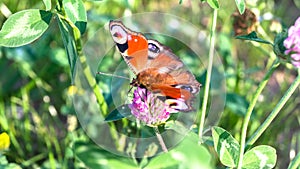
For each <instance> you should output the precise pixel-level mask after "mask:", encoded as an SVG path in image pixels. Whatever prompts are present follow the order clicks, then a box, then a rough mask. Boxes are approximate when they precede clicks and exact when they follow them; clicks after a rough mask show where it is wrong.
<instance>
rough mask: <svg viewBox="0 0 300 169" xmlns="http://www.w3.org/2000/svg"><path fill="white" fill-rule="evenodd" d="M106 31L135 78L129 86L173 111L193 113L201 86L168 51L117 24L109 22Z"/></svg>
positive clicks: (155, 42)
mask: <svg viewBox="0 0 300 169" xmlns="http://www.w3.org/2000/svg"><path fill="white" fill-rule="evenodd" d="M109 30H110V33H111V35H112V38H113V40H114V42H115V43H116V46H117V48H118V50H119V52H120V53H121V55H122V56H123V58H124V60H125V62H126V63H127V64H128V66H129V67H130V68H131V70H132V71H133V73H134V74H135V75H136V78H135V79H133V80H132V82H131V85H133V86H139V87H142V88H146V89H147V90H149V91H151V92H152V93H154V94H156V95H157V97H159V98H163V101H164V102H165V103H166V104H167V105H169V106H170V107H171V108H173V109H175V110H179V111H183V112H189V111H192V110H193V107H192V102H193V99H194V98H195V95H196V94H197V93H198V92H199V90H200V86H201V84H200V83H199V82H198V81H197V80H196V79H195V77H194V75H193V74H192V73H191V72H190V71H189V70H188V69H187V68H186V67H185V65H184V64H183V62H182V61H181V60H180V59H179V58H178V57H177V56H176V55H175V54H174V53H173V52H172V51H171V49H170V48H168V47H166V46H164V45H162V44H161V43H159V42H158V41H156V40H152V39H147V38H146V37H145V36H144V35H143V34H142V33H139V32H134V31H132V30H130V29H129V28H127V27H125V26H124V25H123V23H122V22H120V21H110V23H109ZM161 96H163V97H161Z"/></svg>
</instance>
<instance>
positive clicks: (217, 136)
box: [212, 127, 240, 167]
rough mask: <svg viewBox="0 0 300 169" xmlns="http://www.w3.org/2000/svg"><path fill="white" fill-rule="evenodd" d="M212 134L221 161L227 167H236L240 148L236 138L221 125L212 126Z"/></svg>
mask: <svg viewBox="0 0 300 169" xmlns="http://www.w3.org/2000/svg"><path fill="white" fill-rule="evenodd" d="M212 136H213V140H214V147H215V150H216V152H217V153H218V155H219V158H220V161H221V163H222V164H223V165H225V166H228V167H236V165H237V162H238V157H239V148H240V145H239V143H238V142H237V141H236V139H235V138H234V137H232V135H231V134H230V133H228V132H227V131H226V130H224V129H222V128H221V127H213V128H212Z"/></svg>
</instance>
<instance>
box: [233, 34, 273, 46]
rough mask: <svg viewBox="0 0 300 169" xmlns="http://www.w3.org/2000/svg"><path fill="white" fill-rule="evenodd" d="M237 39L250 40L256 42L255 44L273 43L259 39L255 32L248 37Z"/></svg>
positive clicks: (242, 36) (237, 37)
mask: <svg viewBox="0 0 300 169" xmlns="http://www.w3.org/2000/svg"><path fill="white" fill-rule="evenodd" d="M235 38H236V39H242V40H250V41H255V42H259V43H265V44H271V45H272V43H271V42H269V41H266V40H264V39H261V38H259V37H257V34H256V32H255V31H253V32H251V33H250V34H248V35H240V36H236V37H235Z"/></svg>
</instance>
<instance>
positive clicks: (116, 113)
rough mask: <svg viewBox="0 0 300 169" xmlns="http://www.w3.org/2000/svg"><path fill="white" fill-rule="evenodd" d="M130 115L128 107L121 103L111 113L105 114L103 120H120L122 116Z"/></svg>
mask: <svg viewBox="0 0 300 169" xmlns="http://www.w3.org/2000/svg"><path fill="white" fill-rule="evenodd" d="M130 115H131V110H130V109H129V107H128V105H127V104H125V105H122V106H119V107H118V108H116V109H114V110H113V111H112V112H111V113H109V114H108V115H107V117H106V118H105V121H116V120H120V119H122V118H124V117H128V116H130Z"/></svg>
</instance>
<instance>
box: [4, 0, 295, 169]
mask: <svg viewBox="0 0 300 169" xmlns="http://www.w3.org/2000/svg"><path fill="white" fill-rule="evenodd" d="M297 5H298V6H297ZM248 8H249V9H248ZM236 9H237V13H238V14H234V13H236V12H235V10H236ZM247 10H250V11H253V14H254V15H256V16H257V17H258V18H259V19H258V20H257V22H256V21H255V22H254V21H253V20H252V21H251V22H250V21H248V22H247V20H246V19H245V18H247V16H248V15H249V13H248V12H246V11H247ZM145 11H147V12H154V11H159V12H165V13H169V14H172V15H176V16H177V17H180V18H183V19H184V20H187V21H188V22H190V23H192V24H194V25H195V26H196V27H198V28H200V29H201V30H202V31H201V32H200V33H199V34H198V37H196V36H195V37H194V38H193V40H194V41H193V42H194V43H195V44H197V42H198V41H201V40H202V41H203V39H210V45H209V47H210V49H208V47H207V48H206V45H207V44H208V43H206V42H205V43H203V46H204V49H206V50H207V51H204V52H203V53H205V55H206V56H209V57H207V58H209V59H211V60H210V61H211V62H215V60H214V59H213V56H214V55H215V54H214V51H216V52H217V53H218V54H219V56H220V58H221V60H222V63H223V65H213V66H212V67H211V68H209V67H207V68H206V65H205V67H204V68H202V67H203V66H202V65H201V64H203V63H200V62H199V61H195V60H196V59H194V58H193V57H190V56H192V55H193V54H194V53H192V52H191V51H189V50H188V49H189V48H191V49H192V48H193V47H194V46H193V44H183V42H180V43H179V42H178V40H177V41H176V39H175V38H173V39H172V38H171V37H169V38H166V37H164V36H157V38H158V40H159V41H161V42H165V43H167V46H169V47H170V48H171V49H172V50H173V51H174V53H176V54H177V55H180V58H181V59H182V60H183V61H184V62H185V63H187V64H188V65H189V68H190V69H191V71H192V72H193V73H194V74H195V76H196V78H197V79H198V80H199V81H200V82H201V84H202V85H204V84H205V83H206V82H207V83H208V84H210V85H206V86H205V85H204V86H203V89H202V88H201V92H200V98H201V103H200V104H202V103H203V102H207V105H204V107H205V109H206V108H207V111H205V109H203V107H202V109H200V111H201V110H203V111H204V113H206V116H205V114H204V116H203V118H207V121H206V122H207V123H204V121H202V120H200V113H199V114H198V115H199V117H197V119H196V121H195V122H194V121H193V125H191V126H193V128H192V130H191V131H190V128H187V127H186V124H185V123H184V122H185V120H183V121H179V120H178V119H180V118H181V117H182V116H184V117H185V116H188V115H186V114H183V115H178V117H177V116H172V118H171V120H170V121H168V122H166V124H163V125H161V126H159V127H158V128H157V131H155V132H154V131H153V130H152V128H149V127H145V126H142V125H141V124H140V123H139V122H136V121H134V120H132V119H131V118H132V117H131V116H130V114H128V109H126V108H124V105H115V104H114V103H115V102H114V101H115V100H114V99H115V98H114V97H113V94H112V93H113V92H116V93H118V97H123V95H129V94H128V93H129V92H127V93H124V91H123V92H119V88H112V89H111V88H110V86H109V85H108V84H110V83H115V84H117V86H123V85H124V83H125V82H124V80H115V81H114V79H112V78H109V77H105V76H100V75H99V76H98V75H95V74H96V72H95V69H94V67H93V66H92V65H91V62H93V60H92V61H91V60H89V59H90V58H88V56H87V55H86V53H85V48H84V47H85V45H86V44H88V43H89V40H90V39H93V38H95V37H96V39H97V41H98V43H100V44H106V42H104V41H105V37H104V36H100V37H97V36H96V35H98V34H97V33H98V32H99V30H101V28H102V27H103V26H105V24H106V23H108V21H109V20H113V19H116V18H120V17H124V16H131V15H132V14H135V13H141V12H145ZM285 11H286V12H285ZM238 16H244V17H238ZM298 16H300V13H299V3H298V1H296V0H295V1H294V2H293V1H290V2H286V1H274V0H267V1H263V0H258V1H255V2H254V1H253V2H250V1H249V2H248V1H244V0H235V1H233V0H232V1H228V2H227V1H226V2H223V1H218V0H201V1H194V0H191V1H189V0H180V1H118V0H111V1H97V0H94V1H82V0H55V1H54V0H52V1H51V0H43V1H38V0H32V1H19V3H18V2H15V1H9V0H3V1H1V2H0V27H1V30H0V70H1V72H2V74H1V76H0V79H1V80H0V86H1V88H0V133H3V134H1V135H0V168H118V167H119V168H120V167H122V168H149V169H150V168H215V167H217V168H224V167H237V168H245V169H250V168H274V167H275V168H287V167H289V168H297V167H298V165H299V164H300V162H299V161H300V160H299V159H300V155H299V153H298V150H299V139H298V138H299V105H300V104H299V94H298V92H299V87H298V85H299V83H300V76H298V74H299V70H298V72H297V71H296V69H295V68H294V67H292V66H291V64H290V63H289V61H290V60H291V59H289V57H290V56H288V55H285V54H284V50H285V48H284V46H283V40H284V39H285V38H286V36H287V32H286V27H288V26H286V25H292V24H293V23H294V21H295V20H296V18H297V17H298ZM241 18H242V19H241ZM287 18H288V19H287ZM123 19H124V18H123ZM147 19H149V18H144V20H145V21H146V20H147ZM157 19H159V18H157ZM233 20H234V21H236V22H235V23H237V25H239V26H241V28H240V30H243V31H244V30H246V32H243V34H240V35H237V36H236V37H234V36H233V33H234V32H237V31H235V30H233V26H232V21H233ZM249 23H250V24H252V25H251V29H254V30H251V31H249V30H250V28H249V29H247V28H245V27H244V25H249ZM175 25H176V24H175ZM147 26H148V27H149V28H151V27H152V26H153V27H154V26H155V25H147ZM235 28H236V27H235ZM186 29H187V30H186V32H188V33H190V34H192V33H193V32H189V31H190V30H192V29H188V27H186ZM149 36H151V35H149ZM153 37H155V38H156V35H153ZM203 37H204V38H203ZM201 38H202V39H201ZM244 40H246V41H244ZM97 45H98V44H97ZM92 47H93V48H95V49H97V48H100V49H101V50H103V51H107V52H106V54H105V57H103V58H102V60H101V61H102V63H103V64H102V65H101V67H99V68H97V70H100V71H103V72H111V71H113V70H115V68H116V67H118V65H117V63H119V62H123V61H122V59H121V57H120V56H119V55H116V54H114V52H115V51H113V50H108V48H110V47H108V46H105V47H103V46H101V45H98V46H96V45H95V46H92ZM93 64H96V63H93ZM200 65H201V66H200ZM221 67H223V68H224V72H222V71H220V68H221ZM78 70H82V72H80V73H82V74H80V78H78ZM125 72H126V71H125ZM221 74H224V75H225V77H226V81H225V84H226V92H227V93H226V97H227V100H226V102H225V107H224V108H222V110H220V111H219V112H220V114H221V113H222V116H221V115H220V114H218V115H220V117H216V116H218V115H211V114H209V112H210V111H213V109H214V108H215V107H217V106H216V105H213V104H212V103H214V102H213V101H214V100H213V99H214V97H213V96H214V95H216V93H217V92H216V91H217V90H216V89H218V88H221V87H222V86H221V85H220V83H219V81H218V79H214V78H212V79H211V81H210V80H209V78H208V77H215V76H221ZM81 76H82V77H81ZM76 83H77V84H78V83H80V84H81V85H82V86H87V87H86V88H88V89H90V90H83V88H81V87H79V86H76V85H75V84H76ZM126 83H127V82H126ZM127 84H129V83H127ZM120 88H121V87H120ZM204 91H208V94H209V95H208V97H205V94H203V93H204ZM86 94H89V95H88V96H91V97H84V96H86ZM79 96H80V97H82V98H84V99H86V100H84V101H82V102H80V101H78V100H77V98H78V97H79ZM93 100H95V102H96V103H97V104H95V105H90V104H89V103H93ZM124 104H125V103H124ZM93 106H94V107H93ZM116 106H117V107H118V108H116ZM78 107H81V108H82V110H84V112H77V113H76V111H75V110H76V108H78ZM199 107H201V106H199ZM93 109H97V110H100V111H99V112H100V113H99V114H97V116H93V114H91V112H92V110H93ZM122 111H123V112H122ZM200 111H199V112H200ZM81 113H83V115H82V114H81ZM95 117H97V118H95ZM98 117H99V118H98ZM210 117H211V118H210ZM214 118H217V119H219V118H220V120H215V119H214ZM211 119H213V120H215V121H214V123H213V122H212V123H210V121H209V120H211ZM85 122H86V123H87V124H90V125H86V126H83V125H82V126H81V125H80V124H82V123H85ZM217 122H218V123H217ZM94 124H97V125H94ZM103 124H107V126H106V127H105V128H101V127H99V126H101V125H103ZM283 124H284V125H283ZM202 125H203V126H204V125H206V126H205V129H206V130H207V131H208V132H205V131H204V129H203V128H202V127H200V126H202ZM211 125H215V126H214V127H212V126H211ZM87 131H93V132H92V133H98V135H100V137H99V138H98V137H93V136H90V135H88V134H87V133H88V132H87ZM188 131H189V133H188V134H187V132H188ZM160 132H162V133H164V134H162V138H163V139H164V141H166V144H167V146H169V147H168V148H169V151H168V152H165V153H163V152H161V154H159V152H160V150H161V149H160V148H159V146H161V144H160V143H161V141H162V140H161V139H159V137H160ZM196 133H199V135H198V136H197V135H196ZM203 133H204V134H203ZM105 134H108V135H109V137H106V135H105ZM126 134H127V135H129V136H130V138H151V137H154V138H156V137H157V138H158V140H159V141H156V142H145V143H143V142H142V141H137V142H135V143H136V144H135V143H134V142H132V140H129V139H128V140H126V139H125V138H124V135H126ZM177 136H178V137H177ZM179 136H180V137H179ZM97 139H99V140H100V141H103V142H106V143H110V144H111V147H109V149H107V147H102V148H100V147H99V145H96V144H95V142H96V143H97V141H99V140H97ZM178 140H179V141H178ZM177 141H178V142H177ZM170 145H176V146H170ZM140 147H147V149H146V148H145V149H143V148H142V149H141V148H140ZM113 149H114V150H117V152H114V151H110V150H113ZM141 152H142V153H144V155H145V156H142V157H139V156H138V157H137V156H136V155H137V154H139V153H141ZM114 153H115V154H114ZM296 153H297V154H296ZM120 154H121V156H120ZM128 157H130V158H128ZM294 157H295V158H294Z"/></svg>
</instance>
